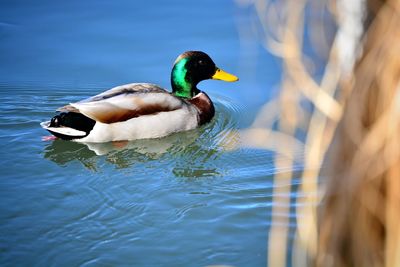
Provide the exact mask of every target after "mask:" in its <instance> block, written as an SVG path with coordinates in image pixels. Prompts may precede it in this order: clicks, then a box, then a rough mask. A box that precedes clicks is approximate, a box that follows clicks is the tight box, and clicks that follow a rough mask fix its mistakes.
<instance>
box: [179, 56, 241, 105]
mask: <svg viewBox="0 0 400 267" xmlns="http://www.w3.org/2000/svg"><path fill="white" fill-rule="evenodd" d="M207 79H214V80H223V81H227V82H235V81H237V80H239V79H238V77H236V76H235V75H232V74H229V73H227V72H225V71H223V70H221V69H220V68H218V67H217V66H215V63H214V61H212V59H211V58H210V57H209V56H208V55H207V54H206V53H204V52H201V51H187V52H185V53H183V54H181V55H180V56H179V57H178V58H177V59H176V60H175V64H174V67H173V68H172V73H171V84H172V92H173V93H174V94H175V95H176V96H179V97H183V98H192V97H193V96H195V95H196V94H197V93H198V92H199V90H198V89H197V87H196V86H197V84H198V83H199V82H201V81H203V80H207Z"/></svg>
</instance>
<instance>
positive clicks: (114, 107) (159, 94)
mask: <svg viewBox="0 0 400 267" xmlns="http://www.w3.org/2000/svg"><path fill="white" fill-rule="evenodd" d="M183 105H185V102H184V100H181V99H180V98H177V97H175V96H173V95H172V94H170V93H169V92H167V91H165V90H164V89H162V88H161V87H159V86H157V85H154V84H146V83H134V84H127V85H122V86H118V87H115V88H112V89H110V90H108V91H106V92H104V93H101V94H99V95H96V96H93V97H91V98H88V99H85V100H82V101H80V102H76V103H71V104H69V105H67V106H65V107H62V108H60V109H58V110H59V111H69V112H79V113H82V114H83V115H85V116H87V117H89V118H91V119H93V120H95V121H99V122H102V123H115V122H121V121H126V120H129V119H131V118H135V117H139V116H143V115H150V114H156V113H159V112H167V111H173V110H176V109H179V108H181V107H182V106H183Z"/></svg>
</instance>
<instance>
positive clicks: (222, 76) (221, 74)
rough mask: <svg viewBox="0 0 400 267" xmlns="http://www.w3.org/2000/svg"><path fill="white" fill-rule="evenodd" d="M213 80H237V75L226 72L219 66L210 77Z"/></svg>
mask: <svg viewBox="0 0 400 267" xmlns="http://www.w3.org/2000/svg"><path fill="white" fill-rule="evenodd" d="M211 79H213V80H221V81H226V82H236V81H238V80H239V78H238V77H236V76H235V75H233V74H230V73H227V72H225V71H223V70H221V69H219V68H217V69H216V71H215V73H214V75H213V76H212V77H211Z"/></svg>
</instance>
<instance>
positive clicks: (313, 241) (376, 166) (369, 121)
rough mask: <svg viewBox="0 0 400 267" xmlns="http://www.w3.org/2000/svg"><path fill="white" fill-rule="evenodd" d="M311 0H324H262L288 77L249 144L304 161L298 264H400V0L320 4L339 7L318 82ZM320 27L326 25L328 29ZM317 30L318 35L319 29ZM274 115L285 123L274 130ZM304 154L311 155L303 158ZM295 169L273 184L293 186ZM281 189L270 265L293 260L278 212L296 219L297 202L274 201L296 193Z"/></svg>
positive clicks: (259, 5)
mask: <svg viewBox="0 0 400 267" xmlns="http://www.w3.org/2000/svg"><path fill="white" fill-rule="evenodd" d="M310 3H311V4H314V5H315V4H316V2H314V1H306V0H303V1H277V2H275V1H264V0H258V1H255V9H256V11H257V14H258V17H259V19H260V21H261V25H262V30H263V32H264V34H265V36H264V37H265V39H264V42H263V44H264V45H265V47H266V48H268V49H269V50H270V51H272V53H274V54H275V55H277V56H279V57H281V58H282V62H283V66H284V67H283V73H284V75H283V76H284V77H283V82H282V84H283V85H282V90H281V94H280V96H279V97H278V100H273V101H272V102H271V103H268V104H266V105H265V106H264V107H263V109H262V110H261V112H260V114H259V115H258V117H257V119H256V120H255V122H254V124H253V127H254V128H253V129H249V130H247V131H245V132H244V134H243V135H242V141H243V143H244V144H245V145H246V144H250V145H253V146H259V147H263V148H269V149H274V150H275V151H276V152H277V153H278V154H281V155H282V157H278V158H277V159H276V161H275V165H276V166H278V167H279V166H285V167H286V168H288V167H290V166H293V164H294V162H295V161H298V160H303V163H304V170H305V171H304V173H303V176H302V183H301V187H300V189H299V192H298V193H299V194H300V195H305V196H307V197H306V198H305V199H304V202H305V203H306V204H307V205H298V207H299V208H298V209H297V211H296V212H297V218H298V220H297V222H298V236H297V237H296V243H297V247H301V249H299V250H297V251H296V249H295V251H294V254H295V256H294V257H295V258H294V259H295V260H299V259H300V258H299V257H303V259H300V261H296V263H299V262H301V263H299V264H302V265H306V266H307V265H310V264H312V263H311V262H314V264H315V265H317V266H384V265H385V266H400V230H399V223H400V212H398V207H399V204H400V180H399V179H400V139H399V138H400V125H399V124H400V92H399V91H400V81H399V80H400V49H399V48H398V45H399V44H400V13H399V10H400V1H395V0H388V1H380V0H367V7H365V6H363V4H365V2H364V0H357V1H354V2H346V0H337V1H332V2H328V1H327V2H325V4H321V2H318V3H317V4H316V5H317V9H319V10H327V9H330V10H332V11H333V13H334V14H335V18H336V19H337V21H338V31H337V32H336V35H335V38H334V39H333V43H332V44H331V45H330V46H326V45H325V46H324V47H325V49H324V48H322V49H319V50H321V51H329V52H327V54H328V55H329V56H328V57H327V63H326V67H325V71H324V73H323V75H322V79H320V80H318V81H317V80H316V79H315V78H313V76H312V75H311V74H310V72H309V71H308V68H307V62H309V60H308V59H307V58H306V57H305V55H304V53H303V47H302V45H303V43H304V40H303V36H304V20H305V10H306V8H307V5H309V4H310ZM332 3H333V4H332ZM364 8H365V10H366V11H367V12H368V13H367V15H368V21H367V22H368V23H365V26H366V28H368V32H367V33H366V35H365V36H364V44H365V45H364V50H363V52H362V53H361V55H360V60H359V61H358V63H357V64H356V66H355V68H354V69H353V62H354V61H355V60H356V57H355V56H354V55H356V54H357V51H358V50H357V46H358V44H359V38H360V37H361V34H363V32H362V27H356V26H357V25H355V24H357V22H360V24H361V19H362V14H363V10H364ZM357 20H359V21H357ZM270 25H273V28H274V30H271V27H270ZM317 25H318V24H317ZM349 25H352V26H353V28H352V27H349ZM369 25H370V26H369ZM306 26H307V25H306ZM308 26H309V25H308ZM311 26H312V25H311ZM368 26H369V27H368ZM317 29H318V31H319V32H321V29H323V27H321V26H318V27H317ZM309 31H311V32H312V33H313V29H311V30H309ZM320 36H321V35H320ZM313 39H314V40H318V41H319V42H321V41H322V43H325V44H326V43H329V42H325V41H324V39H322V40H321V38H315V37H314V38H313ZM314 45H315V43H314ZM349 56H351V58H349ZM304 100H306V101H308V102H310V103H312V105H313V106H314V107H315V109H314V110H313V111H312V112H311V113H309V111H308V110H304V109H303V108H302V107H301V102H304ZM277 111H278V112H277ZM276 120H278V121H279V127H278V129H273V128H272V125H273V124H274V122H275V121H276ZM338 123H339V127H338V129H337V131H336V133H335V130H336V128H337V126H338ZM298 129H302V130H305V131H307V136H306V138H305V139H302V140H299V139H298V138H296V134H295V133H296V131H297V130H298ZM275 137H279V138H280V139H277V140H281V141H282V140H285V142H284V143H283V142H282V143H281V145H279V144H278V145H276V140H275V145H272V143H274V141H271V140H270V139H271V138H272V139H273V138H275ZM258 138H259V141H258V142H255V141H254V140H257V139H258ZM333 138H334V140H333ZM329 147H330V149H329V150H328V148H329ZM299 151H302V153H303V155H304V156H303V158H302V157H300V159H299V157H298V152H299ZM324 160H325V163H326V165H327V166H329V168H328V170H327V171H326V172H325V173H324V174H323V176H326V177H327V178H328V182H327V183H326V187H327V193H326V196H325V198H324V200H323V202H322V205H321V207H320V208H319V211H320V212H319V216H317V212H316V206H315V205H313V204H317V203H318V202H319V200H320V196H318V192H320V191H321V190H320V189H319V188H318V177H320V176H321V173H320V167H321V165H322V162H323V161H324ZM292 176H293V174H292V173H286V174H285V175H282V174H277V175H276V176H275V177H274V179H275V180H274V181H275V183H276V185H279V183H280V182H283V181H284V182H285V183H287V182H288V181H291V180H292V179H293V177H292ZM282 190H283V189H282V187H280V186H276V189H275V192H274V193H276V197H274V200H273V201H274V208H273V211H272V212H273V219H272V227H271V229H270V233H269V246H268V249H269V251H268V263H269V266H285V265H286V264H287V262H286V249H287V230H285V229H282V227H281V225H280V226H278V224H275V220H278V218H275V216H274V214H280V215H282V212H285V213H286V214H287V215H288V217H289V212H290V211H289V209H283V210H282V208H281V207H275V203H281V204H282V203H285V204H288V203H289V202H290V199H289V197H287V199H283V198H282V197H281V196H282V195H286V196H289V194H288V193H290V189H288V188H286V189H285V190H286V191H285V192H284V193H285V194H281V193H283V192H281V191H282ZM279 217H280V220H281V216H279ZM317 225H318V229H317ZM317 230H318V231H317ZM317 234H318V235H317ZM277 240H278V242H277ZM300 250H304V251H306V254H304V253H302V252H301V251H300ZM299 251H300V252H299ZM297 252H299V253H297ZM304 258H306V259H304ZM307 258H308V259H309V260H310V261H309V262H308V263H307ZM296 266H299V265H296Z"/></svg>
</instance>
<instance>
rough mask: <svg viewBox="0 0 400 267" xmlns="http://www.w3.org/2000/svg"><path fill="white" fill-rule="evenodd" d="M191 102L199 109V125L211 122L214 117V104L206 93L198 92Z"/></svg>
mask: <svg viewBox="0 0 400 267" xmlns="http://www.w3.org/2000/svg"><path fill="white" fill-rule="evenodd" d="M189 102H190V103H191V104H193V105H194V106H195V107H196V108H197V109H198V110H199V125H202V124H204V123H207V122H209V121H210V120H211V119H212V118H213V117H214V114H215V109H214V105H213V103H212V102H211V99H210V98H209V97H208V95H207V94H206V93H204V92H201V93H199V94H197V95H196V96H195V97H193V98H192V99H190V100H189Z"/></svg>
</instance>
